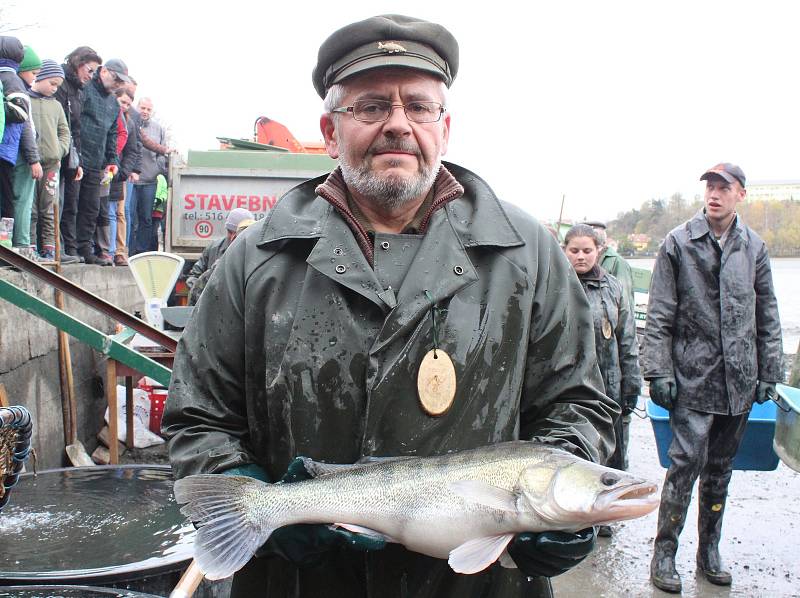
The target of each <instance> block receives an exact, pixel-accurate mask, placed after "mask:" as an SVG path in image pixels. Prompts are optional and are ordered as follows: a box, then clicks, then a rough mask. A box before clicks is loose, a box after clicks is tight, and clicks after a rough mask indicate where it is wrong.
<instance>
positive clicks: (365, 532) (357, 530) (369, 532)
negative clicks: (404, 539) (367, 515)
mask: <svg viewBox="0 0 800 598" xmlns="http://www.w3.org/2000/svg"><path fill="white" fill-rule="evenodd" d="M333 525H335V526H336V527H341V528H342V529H346V530H347V531H348V532H353V533H354V534H361V535H362V536H369V537H370V538H377V539H379V540H383V541H384V542H394V543H395V544H397V543H398V542H397V540H395V539H394V538H392V537H391V536H387V535H386V534H383V533H381V532H378V531H375V530H374V529H370V528H368V527H364V526H363V525H356V524H355V523H334V524H333Z"/></svg>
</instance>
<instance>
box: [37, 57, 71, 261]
mask: <svg viewBox="0 0 800 598" xmlns="http://www.w3.org/2000/svg"><path fill="white" fill-rule="evenodd" d="M63 82H64V71H63V69H62V68H61V66H60V65H59V64H58V63H57V62H56V61H55V60H49V59H46V60H43V61H42V66H41V70H40V71H39V74H38V75H37V76H36V81H34V83H33V85H32V86H31V90H30V91H29V92H28V93H29V94H30V96H31V115H32V117H33V123H34V126H35V127H36V131H37V133H38V147H39V154H40V155H41V159H42V170H43V172H44V175H43V176H42V178H40V179H39V180H38V181H37V182H36V191H35V193H34V196H33V199H34V201H33V209H32V210H31V245H32V247H33V248H34V250H35V247H36V240H37V224H38V231H39V237H38V238H39V239H40V243H39V247H40V252H39V254H40V255H41V257H42V258H43V259H44V260H46V261H53V260H55V258H56V253H55V252H56V243H55V241H56V234H58V233H57V231H56V227H55V215H54V213H53V207H54V205H55V201H56V198H57V197H58V172H59V169H60V165H61V158H63V157H64V156H66V155H67V153H68V152H69V145H70V141H71V135H70V130H69V123H68V122H67V116H66V114H64V109H63V108H62V107H61V103H60V102H58V100H56V99H55V98H54V97H53V96H54V95H55V93H56V91H57V90H58V88H59V86H61V84H62V83H63ZM61 261H62V262H63V263H70V262H77V261H78V258H77V257H76V256H71V255H62V256H61Z"/></svg>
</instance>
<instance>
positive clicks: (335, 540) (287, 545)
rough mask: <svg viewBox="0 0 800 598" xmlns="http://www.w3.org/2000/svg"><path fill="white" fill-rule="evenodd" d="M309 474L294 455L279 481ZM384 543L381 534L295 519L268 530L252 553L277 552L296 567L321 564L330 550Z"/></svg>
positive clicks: (377, 547)
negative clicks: (261, 543) (256, 549)
mask: <svg viewBox="0 0 800 598" xmlns="http://www.w3.org/2000/svg"><path fill="white" fill-rule="evenodd" d="M311 477H312V476H311V475H310V474H309V473H308V472H307V471H306V468H305V466H304V465H303V459H302V458H301V457H296V458H295V459H294V460H293V461H292V462H291V463H290V464H289V467H288V469H287V470H286V473H285V474H284V475H283V477H282V478H281V480H280V482H279V483H283V484H291V483H293V482H301V481H303V480H310V479H311ZM384 546H386V540H384V539H383V538H381V537H376V536H368V535H365V534H356V533H353V532H349V531H347V530H345V529H342V528H339V527H333V526H330V525H326V524H320V523H298V524H295V525H287V526H285V527H280V528H278V529H276V530H275V531H274V532H272V535H271V536H270V537H269V539H268V540H267V541H266V542H265V543H264V545H263V546H262V547H261V548H259V549H258V551H257V552H256V556H259V557H260V556H280V557H283V558H284V559H286V560H287V561H289V562H291V563H294V564H295V565H296V566H298V567H313V566H316V565H319V564H321V563H322V562H323V561H324V560H325V558H327V556H328V555H329V554H330V552H331V551H333V550H342V549H348V550H357V551H366V550H380V549H381V548H383V547H384Z"/></svg>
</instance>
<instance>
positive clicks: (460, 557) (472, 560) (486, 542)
mask: <svg viewBox="0 0 800 598" xmlns="http://www.w3.org/2000/svg"><path fill="white" fill-rule="evenodd" d="M513 537H514V534H501V535H499V536H487V537H483V538H475V539H474V540H470V541H469V542H464V543H463V544H462V545H461V546H458V547H456V548H454V549H453V550H452V551H451V552H450V558H448V559H447V562H448V563H450V568H451V569H452V570H453V571H455V572H456V573H466V574H471V573H478V572H479V571H483V570H484V569H486V567H488V566H489V565H491V564H492V563H494V562H495V561H496V560H497V559H498V558H500V555H502V554H503V553H504V552H505V549H506V546H508V543H509V542H511V540H512V538H513Z"/></svg>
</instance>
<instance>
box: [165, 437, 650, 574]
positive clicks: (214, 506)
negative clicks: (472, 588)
mask: <svg viewBox="0 0 800 598" xmlns="http://www.w3.org/2000/svg"><path fill="white" fill-rule="evenodd" d="M304 464H305V467H306V469H307V470H308V471H309V472H310V473H312V475H315V476H316V477H315V478H313V479H310V480H307V481H302V482H297V483H292V484H283V483H278V484H266V483H264V482H261V481H259V480H255V479H253V478H248V477H240V476H224V475H219V474H212V475H207V474H206V475H193V476H188V477H186V478H183V479H180V480H178V481H176V482H175V497H176V499H177V501H178V502H179V503H182V504H183V503H185V506H183V508H182V509H181V512H182V513H184V514H185V515H186V516H187V517H189V518H190V519H191V520H192V521H194V522H195V523H196V524H197V526H198V531H197V536H196V538H195V559H196V560H197V562H198V564H199V566H200V568H201V569H202V570H203V572H204V573H205V575H206V577H208V578H209V579H221V578H224V577H228V576H229V575H232V574H233V573H234V572H236V571H237V570H238V569H240V568H241V567H243V566H244V565H245V563H247V561H248V560H250V558H251V557H252V556H253V554H254V553H255V551H256V550H257V549H258V548H259V547H260V546H261V545H262V544H263V543H264V542H265V541H266V540H267V538H268V537H269V536H270V534H271V533H272V532H273V531H274V530H275V529H277V528H279V527H282V526H284V525H291V524H294V523H330V524H335V525H339V526H341V527H344V528H346V529H348V530H350V531H354V532H359V533H366V534H369V535H374V536H381V537H383V538H385V539H386V540H387V541H389V542H399V543H401V544H403V546H405V547H406V548H408V549H409V550H413V551H415V552H420V553H422V554H427V555H429V556H432V557H437V558H442V559H445V558H446V559H448V561H449V563H450V566H451V567H452V568H453V570H455V571H457V572H459V573H477V572H478V571H482V570H483V569H485V568H486V567H488V566H489V565H491V564H492V563H493V562H495V561H496V560H497V559H498V558H500V557H501V556H503V557H504V558H502V559H501V563H502V564H503V565H505V566H512V567H513V566H514V565H513V561H511V559H510V558H506V557H507V554H506V555H503V552H504V551H505V548H506V546H507V545H508V543H509V542H510V541H511V540H512V538H513V537H514V534H517V533H520V532H539V531H545V530H563V531H578V530H581V529H584V528H586V527H589V526H590V525H598V524H604V523H610V522H612V521H620V520H623V519H634V518H636V517H641V516H642V515H645V514H647V513H649V512H650V511H652V510H653V509H655V508H656V506H658V497H657V495H656V485H655V484H652V483H650V482H647V481H644V480H642V479H640V478H638V477H636V476H633V475H631V474H628V473H626V472H624V471H618V470H616V469H610V468H608V467H603V466H601V465H597V464H596V463H592V462H590V461H586V460H584V459H581V458H579V457H576V456H575V455H572V454H570V453H568V452H566V451H564V450H561V449H558V448H555V447H552V446H548V445H544V444H538V443H534V442H524V441H515V442H505V443H500V444H495V445H491V446H487V447H483V448H479V449H472V450H467V451H462V452H458V453H451V454H448V455H442V456H438V457H398V458H393V459H381V460H377V461H375V462H369V463H360V464H355V465H329V464H325V463H318V462H315V461H312V460H310V459H306V460H305V462H304Z"/></svg>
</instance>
